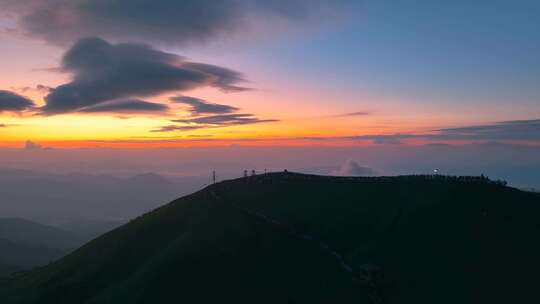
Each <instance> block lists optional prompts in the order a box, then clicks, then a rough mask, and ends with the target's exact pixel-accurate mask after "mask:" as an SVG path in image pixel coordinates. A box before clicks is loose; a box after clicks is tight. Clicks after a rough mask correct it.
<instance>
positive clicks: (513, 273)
mask: <svg viewBox="0 0 540 304" xmlns="http://www.w3.org/2000/svg"><path fill="white" fill-rule="evenodd" d="M539 218H540V195H539V194H537V193H528V192H523V191H519V190H516V189H512V188H508V187H505V186H503V185H501V184H497V183H492V182H489V181H487V180H485V179H480V178H461V179H455V178H447V177H442V176H438V177H432V176H408V177H387V178H368V177H364V178H347V177H320V176H310V175H300V174H293V173H275V174H268V175H261V176H256V177H250V178H244V179H237V180H232V181H225V182H221V183H218V184H215V185H212V186H209V187H207V188H206V189H203V190H202V191H199V192H196V193H194V194H192V195H189V196H185V197H183V198H180V199H178V200H176V201H174V202H172V203H170V204H168V205H166V206H164V207H161V208H159V209H156V210H154V211H152V212H150V213H148V214H145V215H144V216H141V217H139V218H137V219H136V220H133V221H131V222H130V223H128V224H126V225H124V226H122V227H119V228H118V229H115V230H114V231H112V232H109V233H107V234H105V235H103V236H101V237H99V238H98V239H96V240H94V241H92V242H90V243H88V244H87V245H85V246H83V247H82V248H80V249H78V250H77V251H75V252H74V253H72V254H70V255H68V256H67V257H65V258H63V259H61V260H59V261H58V262H55V263H53V264H51V265H49V266H47V267H43V268H40V269H38V270H35V271H31V272H28V273H26V274H23V275H19V276H18V277H17V278H15V279H13V280H10V281H6V282H4V283H3V284H2V285H1V286H2V287H0V298H2V299H3V302H2V303H176V302H185V303H399V304H402V303H430V304H431V303H539V301H540V292H538V291H537V290H538V289H537V287H536V281H537V274H538V272H539V270H540V260H539V259H538V256H540V245H539V244H538V243H537V241H536V238H537V236H538V233H539V232H540V231H539V230H540V225H538V219H539Z"/></svg>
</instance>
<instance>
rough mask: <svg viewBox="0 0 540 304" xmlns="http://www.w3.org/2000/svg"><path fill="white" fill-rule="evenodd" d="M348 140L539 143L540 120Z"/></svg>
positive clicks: (394, 142) (392, 142) (390, 142)
mask: <svg viewBox="0 0 540 304" xmlns="http://www.w3.org/2000/svg"><path fill="white" fill-rule="evenodd" d="M349 139H359V140H370V141H373V142H374V143H376V144H401V143H402V140H406V139H424V140H430V141H433V140H435V141H540V119H533V120H513V121H502V122H496V123H493V124H485V125H478V126H464V127H457V128H446V129H438V130H434V131H433V132H432V133H429V134H413V133H405V134H391V135H362V136H353V137H349Z"/></svg>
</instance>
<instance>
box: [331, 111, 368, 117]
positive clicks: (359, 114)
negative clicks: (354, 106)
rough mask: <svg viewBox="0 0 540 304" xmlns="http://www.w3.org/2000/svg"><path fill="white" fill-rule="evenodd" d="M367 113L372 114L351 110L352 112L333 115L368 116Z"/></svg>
mask: <svg viewBox="0 0 540 304" xmlns="http://www.w3.org/2000/svg"><path fill="white" fill-rule="evenodd" d="M367 115H370V113H369V112H362V111H359V112H350V113H343V114H337V115H332V116H331V117H354V116H367Z"/></svg>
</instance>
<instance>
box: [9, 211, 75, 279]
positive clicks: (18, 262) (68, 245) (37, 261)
mask: <svg viewBox="0 0 540 304" xmlns="http://www.w3.org/2000/svg"><path fill="white" fill-rule="evenodd" d="M84 241H85V239H83V238H80V237H78V236H76V235H75V234H73V233H71V232H68V231H65V230H63V229H59V228H56V227H51V226H47V225H42V224H38V223H35V222H32V221H28V220H25V219H19V218H0V276H4V275H8V274H9V273H12V272H15V271H20V270H27V269H31V268H33V267H36V266H43V265H46V264H48V263H50V262H52V261H54V260H57V259H59V258H61V257H62V256H64V255H66V254H67V253H69V252H70V251H72V250H74V249H76V248H77V247H79V246H81V245H82V244H83V243H84Z"/></svg>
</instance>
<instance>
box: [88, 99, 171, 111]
mask: <svg viewBox="0 0 540 304" xmlns="http://www.w3.org/2000/svg"><path fill="white" fill-rule="evenodd" d="M168 110H169V107H168V106H167V105H164V104H160V103H153V102H148V101H144V100H139V99H128V100H117V101H112V102H105V103H101V104H98V105H95V106H90V107H86V108H83V109H81V110H80V111H79V112H83V113H126V114H128V113H163V112H167V111H168Z"/></svg>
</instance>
